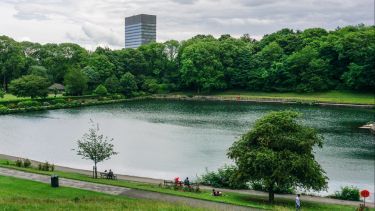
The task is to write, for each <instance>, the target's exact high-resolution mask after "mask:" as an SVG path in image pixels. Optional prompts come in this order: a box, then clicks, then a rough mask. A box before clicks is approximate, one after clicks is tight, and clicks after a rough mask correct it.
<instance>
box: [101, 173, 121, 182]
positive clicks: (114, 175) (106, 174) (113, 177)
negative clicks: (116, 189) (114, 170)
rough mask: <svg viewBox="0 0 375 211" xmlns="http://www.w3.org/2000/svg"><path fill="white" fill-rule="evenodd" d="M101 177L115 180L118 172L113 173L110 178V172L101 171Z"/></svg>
mask: <svg viewBox="0 0 375 211" xmlns="http://www.w3.org/2000/svg"><path fill="white" fill-rule="evenodd" d="M99 174H100V178H101V179H114V180H117V175H116V174H113V176H112V178H108V173H105V172H100V173H99Z"/></svg>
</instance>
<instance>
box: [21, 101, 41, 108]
mask: <svg viewBox="0 0 375 211" xmlns="http://www.w3.org/2000/svg"><path fill="white" fill-rule="evenodd" d="M33 106H41V103H40V102H38V101H32V100H26V101H21V102H19V103H17V107H20V108H26V107H33Z"/></svg>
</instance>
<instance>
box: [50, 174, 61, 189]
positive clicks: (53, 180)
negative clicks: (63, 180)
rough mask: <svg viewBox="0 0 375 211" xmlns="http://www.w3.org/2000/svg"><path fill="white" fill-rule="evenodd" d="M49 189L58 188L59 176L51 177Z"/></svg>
mask: <svg viewBox="0 0 375 211" xmlns="http://www.w3.org/2000/svg"><path fill="white" fill-rule="evenodd" d="M51 187H53V188H57V187H59V176H57V175H52V176H51Z"/></svg>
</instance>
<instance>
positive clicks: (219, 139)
mask: <svg viewBox="0 0 375 211" xmlns="http://www.w3.org/2000/svg"><path fill="white" fill-rule="evenodd" d="M284 109H292V110H296V111H299V112H301V113H302V114H303V117H302V118H301V122H302V123H303V124H306V125H309V126H311V127H314V128H316V129H317V130H318V131H319V133H320V134H321V135H323V136H324V138H325V139H324V146H323V149H316V159H317V160H318V162H319V163H320V164H321V165H322V166H323V169H324V170H325V171H326V172H327V175H328V177H329V178H330V180H329V193H332V192H334V191H336V190H338V189H339V188H340V187H341V186H344V185H354V186H357V187H360V188H367V189H369V190H370V191H371V192H374V164H375V158H374V155H375V152H374V150H375V144H374V143H375V142H374V136H372V135H371V134H370V132H369V131H366V130H362V129H358V127H359V126H361V125H363V124H365V123H367V122H369V121H373V118H374V111H372V110H369V109H354V108H329V107H317V106H300V105H284V104H260V103H240V102H193V101H168V100H139V101H131V102H126V103H122V104H112V105H103V106H94V107H84V108H77V109H63V110H53V111H42V112H33V113H25V114H14V115H5V116H0V144H1V147H0V153H2V154H8V155H13V156H20V157H27V158H30V159H35V160H40V161H49V162H53V163H55V164H58V165H63V166H69V167H74V168H82V169H92V167H91V166H92V163H91V162H90V161H87V160H82V159H81V158H80V157H79V156H77V155H76V154H75V152H74V151H73V150H72V149H73V148H75V146H76V140H77V139H79V138H80V137H82V135H83V133H85V132H86V131H87V130H88V127H89V121H90V119H92V120H94V121H95V122H97V123H99V125H100V128H101V131H102V132H103V133H104V134H105V135H107V136H109V137H111V138H114V145H115V149H116V151H117V152H119V154H118V155H117V156H114V157H113V158H112V159H111V160H108V161H105V162H103V163H100V164H99V170H104V169H112V170H113V171H114V172H115V173H121V174H127V175H137V176H145V177H152V178H165V179H173V178H174V177H176V176H179V177H181V178H184V177H186V176H189V177H191V178H194V177H196V176H197V175H201V174H202V173H204V172H205V170H206V169H208V170H215V169H217V168H218V167H221V166H223V165H224V164H230V163H231V161H230V160H228V158H227V157H226V151H227V149H228V147H229V146H231V144H232V143H233V142H234V141H235V140H236V139H237V138H238V137H239V136H241V134H243V133H244V132H246V131H247V130H248V129H250V128H251V127H252V125H253V124H254V121H255V120H256V119H258V118H260V117H261V116H262V115H264V114H265V113H267V112H269V111H275V110H284ZM323 194H327V193H323ZM372 195H373V194H372Z"/></svg>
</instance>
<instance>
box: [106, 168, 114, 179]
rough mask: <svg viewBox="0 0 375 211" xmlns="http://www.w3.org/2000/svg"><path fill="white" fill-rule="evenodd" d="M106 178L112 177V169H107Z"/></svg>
mask: <svg viewBox="0 0 375 211" xmlns="http://www.w3.org/2000/svg"><path fill="white" fill-rule="evenodd" d="M107 179H113V171H112V170H111V169H109V172H108V174H107Z"/></svg>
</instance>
